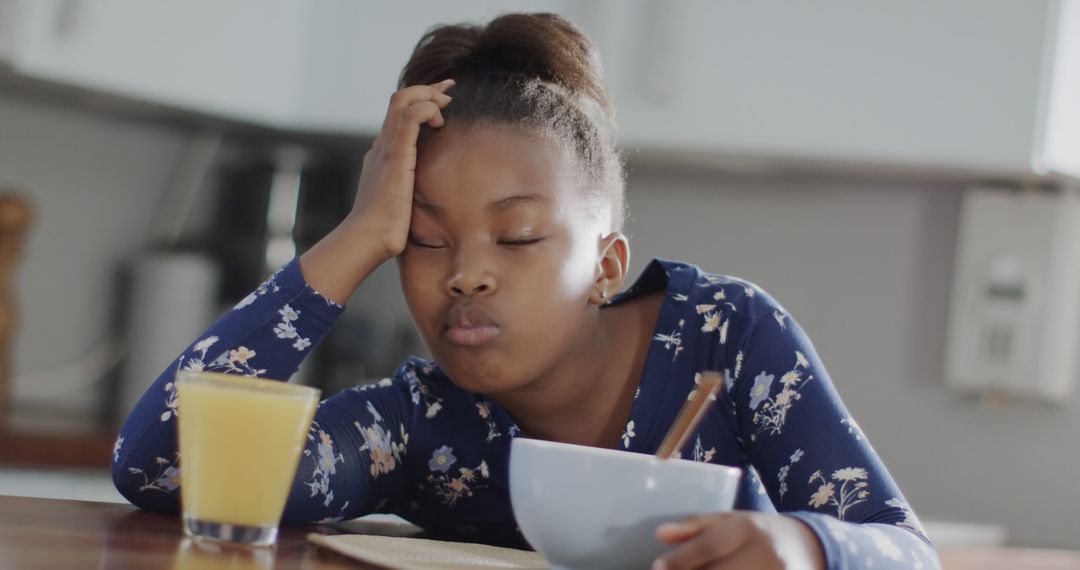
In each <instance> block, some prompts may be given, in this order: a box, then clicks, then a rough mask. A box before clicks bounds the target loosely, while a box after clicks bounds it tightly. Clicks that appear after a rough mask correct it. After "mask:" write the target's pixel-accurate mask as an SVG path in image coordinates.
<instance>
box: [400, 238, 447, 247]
mask: <svg viewBox="0 0 1080 570" xmlns="http://www.w3.org/2000/svg"><path fill="white" fill-rule="evenodd" d="M409 243H410V244H412V245H414V246H416V247H422V248H424V249H443V248H445V247H446V246H445V245H442V244H438V243H425V242H422V241H419V240H417V239H416V238H409Z"/></svg>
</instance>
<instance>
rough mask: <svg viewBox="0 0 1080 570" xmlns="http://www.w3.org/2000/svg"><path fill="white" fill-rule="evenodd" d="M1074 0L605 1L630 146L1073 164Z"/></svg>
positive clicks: (588, 20) (1079, 156) (1079, 31)
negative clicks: (887, 0) (943, 0)
mask: <svg viewBox="0 0 1080 570" xmlns="http://www.w3.org/2000/svg"><path fill="white" fill-rule="evenodd" d="M1077 4H1078V2H1077V1H1076V0H1001V1H997V2H984V1H982V0H948V1H945V2H941V1H932V0H915V1H903V2H864V1H861V0H799V1H796V2H786V3H782V4H777V3H773V2H742V1H738V0H720V1H716V0H684V1H681V2H664V1H660V0H643V1H636V2H619V1H615V0H602V1H599V2H590V3H587V4H584V5H582V7H581V8H580V9H579V18H580V20H581V22H582V23H583V26H584V27H585V28H586V29H587V30H588V31H589V32H590V34H591V35H592V36H593V37H594V38H595V39H596V41H597V42H598V43H599V44H600V46H601V50H602V52H603V55H604V58H605V64H606V66H607V71H608V72H609V78H608V79H609V85H610V87H611V89H612V91H613V93H614V96H615V99H616V101H617V102H618V103H619V106H620V111H621V124H622V141H623V143H624V144H625V145H626V146H628V147H631V148H635V147H638V148H642V149H653V150H659V151H664V152H667V153H669V154H670V153H672V152H684V151H685V152H688V153H693V154H694V155H697V156H703V157H706V158H708V157H723V156H734V157H747V158H755V157H756V158H765V159H770V160H786V159H796V160H806V159H809V160H828V161H842V162H849V163H852V162H854V163H867V164H884V165H891V166H899V167H907V166H915V167H924V168H925V167H929V168H942V167H943V168H946V169H959V170H972V171H976V172H982V173H991V174H1006V175H1021V176H1022V175H1027V174H1030V173H1039V174H1044V173H1062V174H1068V175H1072V176H1080V7H1078V6H1077Z"/></svg>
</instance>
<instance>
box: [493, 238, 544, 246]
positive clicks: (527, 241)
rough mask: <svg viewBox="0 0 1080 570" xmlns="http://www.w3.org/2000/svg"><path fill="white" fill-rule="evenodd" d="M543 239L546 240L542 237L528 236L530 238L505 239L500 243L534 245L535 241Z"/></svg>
mask: <svg viewBox="0 0 1080 570" xmlns="http://www.w3.org/2000/svg"><path fill="white" fill-rule="evenodd" d="M541 241H544V238H542V237H540V238H528V239H515V240H503V241H500V242H499V245H509V246H521V245H532V244H534V243H537V242H541Z"/></svg>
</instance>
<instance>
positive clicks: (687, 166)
mask: <svg viewBox="0 0 1080 570" xmlns="http://www.w3.org/2000/svg"><path fill="white" fill-rule="evenodd" d="M1078 3H1080V2H1077V1H1076V0H996V1H994V2H985V1H984V0H934V1H931V0H903V1H901V0H889V1H886V2H863V1H859V0H813V1H811V0H796V1H793V2H784V3H773V2H739V1H735V0H723V1H705V0H695V1H682V2H666V1H661V0H651V1H646V0H642V1H628V2H618V1H614V0H612V1H599V0H597V1H573V0H565V1H556V0H550V1H528V2H527V1H515V2H500V1H496V0H470V1H465V2H452V3H451V2H435V1H399V2H394V3H389V2H380V3H375V2H358V1H357V2H352V1H346V0H318V1H314V2H302V1H300V0H224V1H222V0H187V1H186V2H165V1H164V0H150V1H147V0H0V195H2V196H0V224H2V227H0V358H2V360H0V402H3V405H4V408H3V410H4V411H3V415H0V425H2V427H0V494H25V495H37V496H57V497H74V498H89V499H96V500H122V499H121V498H120V497H119V495H117V494H116V492H115V491H114V490H113V489H112V484H111V482H110V480H109V478H108V475H107V469H108V465H109V458H110V456H111V452H112V444H113V441H112V440H113V437H114V434H115V429H116V427H117V426H118V424H119V422H120V421H122V419H123V417H124V415H125V414H126V412H127V410H128V409H129V408H130V407H131V405H133V403H134V401H135V399H136V398H137V397H138V396H139V395H141V393H142V391H143V390H144V389H145V388H146V386H148V385H149V384H150V383H151V382H152V381H153V379H154V378H155V377H156V376H157V374H158V373H159V372H160V371H161V370H162V369H164V368H165V367H166V365H168V364H169V362H170V361H171V360H172V359H173V358H174V357H175V356H176V355H177V354H178V353H179V351H180V350H182V349H183V348H184V346H186V345H187V343H188V342H189V341H191V340H193V339H194V338H195V336H196V335H198V334H199V333H200V332H201V331H202V330H203V329H204V328H205V327H206V326H208V325H209V324H210V322H212V321H213V320H214V318H215V317H216V316H217V315H218V314H220V313H221V312H222V311H223V310H225V309H226V308H227V307H229V306H231V305H232V304H234V303H235V302H236V301H238V300H239V299H240V298H242V297H243V296H244V295H245V294H246V293H247V291H248V290H249V289H251V288H253V287H254V286H255V285H257V284H258V283H259V282H260V281H261V279H262V278H263V277H265V276H266V275H267V274H268V272H269V271H270V270H271V269H273V268H276V267H278V266H279V265H281V264H282V263H284V262H286V261H288V260H289V259H290V258H292V256H293V255H295V254H296V253H298V252H302V251H303V250H304V249H305V248H306V247H308V246H310V245H311V244H312V243H314V242H315V241H317V240H318V239H319V238H320V237H321V236H322V235H323V234H324V233H325V232H327V231H328V230H329V229H330V228H332V227H333V226H334V224H335V223H336V222H337V221H338V220H340V219H341V218H342V217H343V216H344V215H345V213H346V212H347V211H348V209H349V207H350V206H351V203H352V197H353V191H354V186H355V183H356V179H357V176H358V173H359V166H360V160H361V158H362V156H363V153H364V152H365V151H366V150H367V148H368V146H369V145H370V143H371V141H372V139H373V137H374V136H375V134H376V133H377V131H378V128H379V126H380V124H381V122H382V118H383V115H384V112H385V108H386V104H387V100H388V97H389V95H390V94H391V92H392V91H393V90H394V88H395V84H396V81H397V77H398V73H399V71H400V69H401V66H402V65H403V64H404V62H405V61H406V59H407V58H408V56H409V54H410V52H411V50H412V47H413V45H414V44H415V42H416V40H417V39H418V38H419V37H420V35H421V34H422V33H423V32H424V31H425V30H426V29H427V28H428V27H430V26H431V25H434V24H437V23H443V22H453V23H456V22H462V21H472V22H484V21H486V20H488V19H490V18H491V17H492V16H495V15H497V14H499V13H501V12H504V11H509V10H514V9H524V10H544V11H554V12H559V13H562V14H564V15H566V16H568V17H570V18H572V19H573V20H574V21H575V22H577V23H578V24H579V25H581V26H582V27H583V28H584V29H585V30H586V31H587V32H588V33H589V34H590V35H591V36H592V38H593V39H594V40H595V41H596V43H597V44H598V46H599V48H600V50H601V53H602V57H603V59H604V65H605V78H606V81H607V82H608V86H609V89H610V90H611V92H612V95H613V97H614V99H615V102H616V104H617V106H618V109H619V113H620V123H621V129H622V131H621V135H620V144H621V146H622V148H623V150H624V152H625V153H626V157H627V162H628V167H629V176H628V194H629V203H630V215H631V219H630V221H629V224H628V226H627V230H628V234H629V236H630V239H631V245H632V263H631V265H632V268H631V269H632V273H633V274H634V275H635V276H636V274H637V273H638V272H639V271H640V270H641V269H642V268H643V267H644V266H645V265H646V264H647V263H648V261H649V260H650V259H651V258H653V257H665V258H671V259H681V260H686V261H690V262H692V263H695V264H697V265H699V266H701V267H702V268H704V269H705V270H707V271H711V272H717V273H727V274H732V275H737V276H740V277H743V278H747V279H750V280H752V281H754V282H756V283H758V284H759V285H761V286H762V287H763V288H765V289H766V290H768V291H770V292H771V293H772V294H774V295H775V296H776V297H777V298H778V299H780V300H781V302H782V303H783V304H784V305H785V306H786V308H787V309H788V310H790V312H791V313H792V314H793V315H794V316H795V318H796V319H798V320H799V321H800V323H801V324H802V325H803V326H804V328H805V329H806V330H807V331H808V333H809V334H810V336H811V338H812V339H814V342H815V344H816V346H817V348H818V351H819V352H820V354H821V356H822V357H823V359H824V361H825V363H826V365H827V367H828V368H829V370H830V373H831V375H832V378H833V381H834V382H835V384H836V385H837V386H838V388H839V390H840V393H841V395H842V396H843V398H844V400H845V402H846V403H847V405H848V406H849V407H850V408H851V410H852V412H853V414H854V416H855V417H856V418H857V419H858V420H859V422H860V423H861V426H862V428H863V430H864V432H865V433H866V434H867V436H868V437H869V438H870V440H871V441H872V442H873V443H874V445H875V447H876V449H877V450H878V452H879V453H880V454H881V456H882V457H883V459H884V460H885V462H886V464H887V465H888V466H889V468H890V469H891V471H892V473H893V475H894V476H895V477H896V479H897V480H898V482H899V483H900V486H901V487H902V488H903V489H904V491H905V493H906V495H907V498H908V499H909V500H910V502H911V504H912V505H913V506H914V508H915V510H916V511H917V512H918V513H919V514H920V515H921V517H922V518H923V519H924V521H925V522H927V523H928V527H929V529H930V534H931V536H932V538H934V539H935V540H936V541H937V542H938V543H939V544H946V545H949V544H956V545H965V544H966V545H991V544H1009V545H1016V546H1040V547H1061V548H1073V549H1080V530H1078V529H1080V514H1078V513H1080V493H1078V492H1077V491H1076V481H1077V478H1078V476H1080V454H1078V453H1077V446H1076V444H1075V439H1074V438H1076V437H1077V434H1080V408H1078V403H1077V398H1076V395H1075V385H1076V382H1077V376H1078V375H1080V370H1078V368H1077V347H1078V346H1080V344H1078V343H1080V207H1078V201H1080V199H1078V198H1077V193H1078V192H1080V185H1078V180H1080V6H1078ZM399 289H400V288H399V284H398V280H397V271H396V268H395V267H394V266H393V265H392V264H391V265H388V266H385V267H383V268H381V269H380V270H379V271H378V272H377V273H376V274H375V275H374V276H373V277H372V278H371V279H370V280H369V281H368V282H366V283H365V284H364V285H363V286H362V287H361V289H360V291H358V292H357V294H356V296H355V297H354V298H353V299H352V301H351V302H350V303H349V305H348V309H347V312H346V314H345V316H344V317H343V318H342V319H341V321H340V322H339V324H338V325H337V326H336V327H335V329H334V330H333V332H332V333H331V334H330V336H329V337H328V338H327V339H326V341H325V342H324V343H323V344H322V345H321V346H319V347H318V349H317V350H316V352H315V353H314V354H313V356H312V358H311V359H310V360H309V361H308V362H307V363H305V365H304V366H303V367H302V369H301V371H300V372H299V373H298V375H299V378H298V379H297V381H301V382H304V383H308V384H313V385H317V386H320V387H322V388H323V389H324V390H325V391H330V392H333V391H336V390H339V389H341V388H344V387H347V386H351V385H354V384H356V383H363V382H368V381H371V380H374V379H377V378H380V377H382V376H384V375H387V374H389V373H390V372H391V371H392V369H393V367H394V365H395V364H396V363H397V362H399V361H400V359H401V358H402V357H403V356H404V355H406V354H421V355H423V354H425V349H424V347H423V345H422V343H421V342H420V341H419V340H418V337H417V335H416V333H415V332H414V331H413V327H412V325H411V323H410V321H409V317H408V313H407V311H406V309H405V305H404V302H403V300H402V297H401V294H400V290H399ZM1070 442H1073V443H1070ZM1070 450H1071V451H1070Z"/></svg>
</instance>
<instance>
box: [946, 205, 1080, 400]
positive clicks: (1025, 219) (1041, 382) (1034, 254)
mask: <svg viewBox="0 0 1080 570" xmlns="http://www.w3.org/2000/svg"><path fill="white" fill-rule="evenodd" d="M962 208H963V209H962V210H961V216H960V233H959V239H958V242H957V250H956V262H955V270H954V274H953V285H952V292H951V299H950V306H949V324H948V336H947V346H946V350H945V376H946V383H947V384H948V385H950V386H952V387H954V388H956V389H958V390H961V391H970V392H994V393H998V394H1005V395H1009V396H1013V397H1017V398H1021V399H1033V400H1043V401H1048V402H1057V403H1061V402H1064V401H1066V400H1067V399H1068V398H1069V397H1070V396H1071V395H1072V394H1073V392H1074V390H1075V384H1076V373H1077V354H1076V346H1077V344H1078V342H1080V263H1078V261H1080V193H1078V191H1077V190H1075V189H1068V190H1058V191H1052V192H1051V191H1022V192H1021V191H1011V190H1003V189H992V188H972V189H969V190H967V191H966V192H965V194H964V199H963V206H962Z"/></svg>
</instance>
